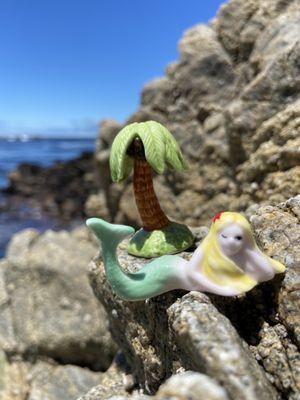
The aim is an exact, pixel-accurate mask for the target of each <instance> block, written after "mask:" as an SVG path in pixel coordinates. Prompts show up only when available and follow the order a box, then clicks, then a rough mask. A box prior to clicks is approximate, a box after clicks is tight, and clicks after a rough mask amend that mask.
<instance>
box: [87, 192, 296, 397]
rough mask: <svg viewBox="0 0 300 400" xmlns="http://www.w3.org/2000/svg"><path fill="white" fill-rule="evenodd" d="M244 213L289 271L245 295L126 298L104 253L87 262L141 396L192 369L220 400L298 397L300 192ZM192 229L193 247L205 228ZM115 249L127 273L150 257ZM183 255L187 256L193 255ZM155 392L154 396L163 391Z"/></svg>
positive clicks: (176, 294) (261, 242) (181, 294)
mask: <svg viewBox="0 0 300 400" xmlns="http://www.w3.org/2000/svg"><path fill="white" fill-rule="evenodd" d="M247 215H248V218H249V219H250V221H251V224H252V227H253V229H254V233H255V235H256V238H257V241H258V244H259V245H260V247H261V248H262V250H263V251H264V252H266V253H267V254H268V255H269V256H272V257H275V258H276V259H278V260H280V261H281V262H282V263H284V264H285V265H286V266H287V271H286V273H285V275H284V276H277V277H276V279H274V280H272V281H270V282H266V283H263V284H261V285H259V286H257V287H256V288H254V289H253V290H252V291H250V292H249V293H247V294H245V295H241V296H238V297H235V298H223V297H220V296H214V295H206V294H201V293H197V292H190V293H188V294H185V292H184V291H172V292H170V293H166V294H163V295H161V296H158V297H155V298H153V299H149V300H146V301H139V302H127V301H123V300H121V299H120V298H118V297H117V296H116V295H114V293H113V292H112V290H111V287H110V285H109V284H108V282H107V281H106V277H105V272H104V267H103V263H102V260H101V255H100V256H99V257H98V258H96V259H95V260H94V261H93V262H92V264H91V268H90V281H91V285H92V287H93V289H94V293H95V295H96V297H97V298H98V299H99V301H100V303H101V304H102V305H103V306H104V307H105V309H106V311H107V315H108V318H109V322H110V330H111V333H112V335H113V337H114V339H115V341H116V342H117V344H118V345H119V347H120V348H121V350H122V351H123V352H124V354H125V356H126V359H127V360H128V362H129V364H130V365H131V368H132V371H133V375H134V379H135V381H136V382H137V385H139V386H140V387H141V388H142V389H143V390H144V391H145V392H146V393H148V394H154V393H155V392H156V391H157V390H158V389H159V387H160V386H161V384H162V383H163V382H164V381H165V380H166V378H168V377H170V376H171V375H173V374H175V373H176V372H177V371H178V370H181V371H184V370H192V371H195V372H197V373H200V374H204V375H205V377H206V378H205V379H206V380H208V381H209V379H212V380H213V381H214V382H215V385H216V386H217V387H220V391H219V395H220V396H223V397H224V396H225V397H224V398H226V396H227V397H228V398H229V399H236V398H239V399H247V400H251V399H253V400H258V399H262V400H265V399H274V400H275V399H277V398H288V399H290V400H296V399H297V398H298V397H297V396H298V394H299V390H300V380H299V376H300V375H299V366H300V353H299V333H300V330H299V329H300V328H299V321H300V303H299V298H300V297H299V287H300V286H299V280H300V254H299V249H300V246H299V243H300V196H297V197H294V198H291V199H290V200H288V201H286V202H284V203H280V204H278V205H276V206H259V205H256V206H252V207H250V208H249V209H248V210H247ZM194 233H195V235H196V236H197V244H198V243H199V241H200V240H201V239H202V238H203V237H204V236H205V234H206V233H207V228H200V229H198V230H195V231H194ZM118 251H119V259H120V262H121V264H122V266H123V267H124V268H125V270H129V271H134V270H138V269H139V268H140V267H141V266H142V265H143V264H144V263H147V262H148V261H147V260H143V259H136V258H134V257H132V256H130V255H128V254H127V252H126V247H125V243H121V245H120V247H119V250H118ZM181 255H182V256H183V257H185V258H187V259H188V258H189V257H190V256H191V253H190V252H184V253H182V254H181ZM172 379H173V378H172ZM174 379H175V377H174ZM178 379H179V377H178ZM195 379H196V378H195ZM197 379H198V378H197ZM197 379H196V381H197ZM199 379H202V378H201V377H200V378H199ZM203 379H204V378H203ZM187 380H188V378H187ZM175 382H176V379H175ZM191 382H194V378H193V379H192V378H191ZM191 385H192V383H191ZM191 387H192V386H191ZM160 390H162V389H159V391H158V392H157V394H156V396H158V395H159V394H160V393H164V392H163V391H162V392H160ZM178 390H179V389H178ZM182 390H184V388H183V389H182ZM166 393H167V392H166ZM199 396H200V395H199ZM157 398H158V399H159V398H160V397H157ZM162 398H168V397H162ZM175 398H176V397H175ZM182 398H183V399H184V398H185V397H184V396H183V397H182ZM199 398H201V397H199Z"/></svg>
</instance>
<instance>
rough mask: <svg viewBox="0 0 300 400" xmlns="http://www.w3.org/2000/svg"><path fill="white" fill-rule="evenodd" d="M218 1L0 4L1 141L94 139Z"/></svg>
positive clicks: (131, 105) (127, 109) (5, 0)
mask: <svg viewBox="0 0 300 400" xmlns="http://www.w3.org/2000/svg"><path fill="white" fill-rule="evenodd" d="M222 3H223V1H220V0H206V1H205V0H204V1H201V0H173V1H166V0H152V1H151V2H150V1H147V2H146V1H137V0H127V1H125V0H124V1H121V0H119V1H116V0H110V1H108V0H107V1H101V0H85V1H82V0H77V1H76V0H75V1H74V0H72V1H71V0H29V1H28V0H1V1H0V51H1V53H0V54H1V62H0V136H1V135H3V134H12V133H18V134H21V133H34V134H43V135H54V136H59V135H70V136H74V135H78V136H84V135H85V136H94V135H95V134H96V126H97V124H98V122H99V120H101V119H102V118H106V117H110V118H114V119H117V120H119V121H124V120H125V119H126V118H127V117H128V116H129V114H130V113H132V112H133V111H134V110H135V109H136V107H137V105H138V102H139V96H140V91H141V88H142V86H143V85H144V84H145V83H146V82H148V81H149V80H151V79H153V78H155V77H158V76H161V75H163V73H164V69H165V67H166V65H167V64H168V63H170V62H172V61H174V60H176V59H177V57H178V54H177V42H178V40H179V39H180V37H181V36H182V32H183V31H184V30H186V29H188V28H189V27H191V26H193V25H195V24H197V23H200V22H207V21H208V20H209V19H211V18H212V17H214V16H215V14H216V11H217V10H218V8H219V6H220V4H222Z"/></svg>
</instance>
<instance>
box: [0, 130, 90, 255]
mask: <svg viewBox="0 0 300 400" xmlns="http://www.w3.org/2000/svg"><path fill="white" fill-rule="evenodd" d="M93 149H94V140H93V139H32V140H26V141H20V140H18V141H8V140H5V139H1V138H0V190H1V188H4V187H6V185H7V183H8V179H7V178H8V174H9V172H10V171H12V170H14V169H15V168H16V167H17V165H18V164H20V163H22V162H27V163H30V164H36V165H40V166H50V165H52V164H54V162H55V161H67V160H71V159H73V158H76V157H77V156H79V155H80V154H81V153H82V152H83V151H93ZM3 199H4V198H3V196H2V197H1V195H0V258H1V257H3V256H4V254H5V248H6V245H7V243H8V241H9V239H10V237H11V236H12V235H13V234H14V233H16V232H18V231H19V230H21V229H25V228H29V227H30V228H31V227H32V228H36V229H38V230H39V231H41V232H42V231H45V230H46V229H48V228H54V229H55V228H57V222H55V221H51V220H50V219H49V218H47V217H45V216H43V215H41V214H40V213H39V212H38V211H37V210H32V209H28V208H27V206H26V205H25V204H24V206H22V207H20V209H19V210H18V211H17V212H16V213H15V214H11V213H10V214H7V213H6V212H4V211H1V201H3Z"/></svg>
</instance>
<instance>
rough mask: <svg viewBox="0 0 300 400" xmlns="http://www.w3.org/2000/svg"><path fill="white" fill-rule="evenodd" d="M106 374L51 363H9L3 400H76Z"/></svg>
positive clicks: (0, 388) (2, 389)
mask: <svg viewBox="0 0 300 400" xmlns="http://www.w3.org/2000/svg"><path fill="white" fill-rule="evenodd" d="M104 375H105V374H103V373H100V372H92V371H90V370H88V369H85V368H80V367H77V366H72V365H65V366H60V365H56V364H55V363H53V361H52V362H51V360H48V361H45V360H44V361H38V362H37V363H36V364H31V363H29V362H25V361H21V360H15V361H11V362H10V363H9V362H7V360H5V366H4V370H3V380H2V384H1V386H0V397H1V399H2V400H74V399H76V398H77V397H78V396H81V395H82V394H84V393H85V392H87V391H88V390H89V389H91V388H92V387H93V386H95V385H97V384H98V383H99V382H101V380H102V379H103V376H104Z"/></svg>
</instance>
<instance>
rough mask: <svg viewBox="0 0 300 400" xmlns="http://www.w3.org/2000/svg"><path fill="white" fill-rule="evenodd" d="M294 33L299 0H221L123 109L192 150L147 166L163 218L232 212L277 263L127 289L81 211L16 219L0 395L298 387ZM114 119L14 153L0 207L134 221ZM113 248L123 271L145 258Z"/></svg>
mask: <svg viewBox="0 0 300 400" xmlns="http://www.w3.org/2000/svg"><path fill="white" fill-rule="evenodd" d="M299 35H300V6H299V2H297V1H296V0H289V1H286V0H251V1H247V2H245V1H242V0H230V1H229V2H228V4H225V5H224V6H223V7H221V9H220V11H219V13H218V16H217V17H216V19H215V20H213V21H212V22H211V23H210V24H209V25H207V26H204V25H197V26H195V27H193V28H191V29H190V30H189V31H187V32H186V33H185V34H184V36H183V38H182V39H181V41H180V43H179V50H180V57H179V60H178V61H177V62H175V63H173V64H171V65H169V66H168V67H167V69H166V74H165V76H164V77H163V78H160V79H156V80H154V81H153V82H150V83H149V84H147V85H146V86H145V88H144V89H143V91H142V95H141V104H140V106H139V108H138V110H137V111H136V113H134V114H133V115H132V116H131V117H130V118H129V119H128V121H127V122H128V123H129V122H133V121H138V122H139V121H144V120H150V119H153V120H156V121H159V122H161V123H163V124H164V125H166V126H167V127H168V128H169V130H170V131H171V132H172V133H173V134H174V136H175V137H176V140H177V141H178V142H179V143H180V146H181V148H182V151H183V153H184V155H185V157H186V158H187V159H188V162H189V164H190V171H189V173H187V174H178V173H173V172H172V171H171V172H170V171H169V172H166V174H164V175H163V176H155V177H154V185H155V188H156V192H157V194H158V197H159V200H160V203H161V205H162V207H163V208H164V210H165V212H166V214H167V215H168V216H170V217H171V218H172V219H174V220H178V221H184V222H185V223H186V224H188V225H189V226H190V227H191V229H193V231H194V232H195V234H196V236H197V239H198V241H199V240H201V238H202V237H203V236H204V235H205V234H206V232H207V226H208V225H209V223H210V220H211V218H212V216H213V215H214V214H215V213H216V212H220V211H222V210H226V209H230V210H232V211H241V212H243V213H245V214H246V215H247V216H248V218H249V219H250V221H251V224H252V227H253V230H254V233H255V236H256V239H257V242H258V243H259V245H260V247H261V248H262V249H263V250H264V251H265V252H266V253H267V254H269V255H270V256H272V257H275V258H277V259H278V260H280V261H281V262H282V263H284V264H285V265H286V266H287V272H286V274H285V275H284V276H283V277H281V278H280V277H278V279H276V280H273V281H271V282H268V283H265V284H262V285H259V286H258V287H257V288H255V289H254V290H252V291H251V292H250V293H248V294H246V295H243V296H239V297H237V298H233V299H224V298H222V297H216V296H207V295H205V294H200V293H195V292H191V293H186V292H184V291H174V292H171V293H168V294H165V295H162V296H159V297H157V298H154V299H151V300H147V301H143V302H137V303H128V302H125V301H122V300H120V299H118V298H116V297H115V296H114V294H113V293H112V291H111V288H110V287H109V285H108V283H107V281H106V278H105V274H104V270H103V264H102V259H101V251H100V252H99V246H98V243H97V242H96V241H95V238H94V237H93V236H92V235H91V234H90V233H89V232H88V231H87V229H86V228H85V227H84V226H83V225H82V226H80V227H77V228H76V229H73V230H71V231H69V232H68V231H64V230H61V231H59V232H53V231H51V230H49V231H47V232H45V233H43V234H40V233H39V232H38V231H36V230H34V229H29V230H25V231H22V232H20V233H18V234H16V235H14V236H13V238H12V240H11V242H10V244H9V246H8V249H7V252H6V256H5V258H4V259H3V260H1V261H0V397H1V396H2V397H1V399H2V398H3V399H4V400H44V399H46V398H47V400H75V399H78V400H79V399H80V400H98V399H103V400H105V399H111V400H112V399H115V400H116V399H118V400H121V399H126V398H131V399H148V398H149V399H153V400H167V399H176V400H179V399H180V400H183V399H184V400H187V399H191V400H202V399H205V400H235V399H241V400H243V399H245V400H265V399H274V400H275V399H276V400H277V399H278V400H299V399H300V397H299V393H300V352H299V348H300V336H299V335H300V315H299V310H300V254H299V249H300V197H299V193H300V150H299V149H300V142H299V140H300V96H299V88H300V78H299V77H300V74H299V72H300V63H299V58H300V45H299ZM122 126H123V125H120V124H118V123H117V122H115V121H112V120H105V121H103V122H102V123H101V127H100V132H99V137H98V139H97V142H96V148H95V152H94V154H84V155H82V156H81V157H79V158H78V159H76V160H73V161H71V162H68V163H58V164H56V165H54V166H53V167H50V168H46V169H42V168H39V167H34V166H30V165H23V166H20V167H19V168H18V169H17V171H15V172H14V173H12V174H11V177H10V185H9V188H8V189H7V190H6V195H5V196H6V198H7V199H8V201H7V203H6V205H4V208H3V209H5V207H7V208H6V211H8V212H9V210H12V209H13V207H14V202H15V201H16V202H18V201H20V202H22V201H23V200H24V199H25V200H26V201H29V202H30V204H32V205H33V206H37V207H40V210H42V212H45V213H48V215H49V216H51V218H54V219H57V220H60V221H63V222H64V223H66V224H67V226H68V227H70V223H71V222H72V221H74V220H76V219H77V218H78V219H79V220H82V219H84V218H85V217H86V216H97V217H101V218H105V219H107V220H109V221H111V222H116V223H124V224H129V225H132V226H134V227H138V226H139V225H140V221H139V219H138V213H137V211H136V208H135V204H134V199H133V193H132V185H131V180H130V179H129V180H128V181H127V182H126V183H124V184H122V185H116V184H112V183H111V178H110V172H109V149H110V146H111V143H112V141H113V139H114V137H115V135H116V134H117V132H118V131H119V130H120V129H121V128H122ZM97 254H98V255H97ZM190 254H191V253H190V251H187V252H184V253H183V254H182V255H183V256H184V257H187V258H188V257H190ZM119 255H120V257H121V262H122V265H123V266H124V267H125V268H128V269H130V268H132V267H136V268H139V267H140V266H141V264H142V263H143V262H144V261H143V260H142V259H133V258H132V257H131V256H128V255H127V253H126V252H125V250H124V246H120V249H119ZM95 256H96V257H95ZM93 257H94V260H93V261H92V262H91V263H90V260H91V259H93ZM146 262H147V261H146ZM89 263H90V268H89V272H88V273H87V270H88V268H87V266H88V264H89ZM87 274H88V276H87ZM120 352H121V354H120Z"/></svg>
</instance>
